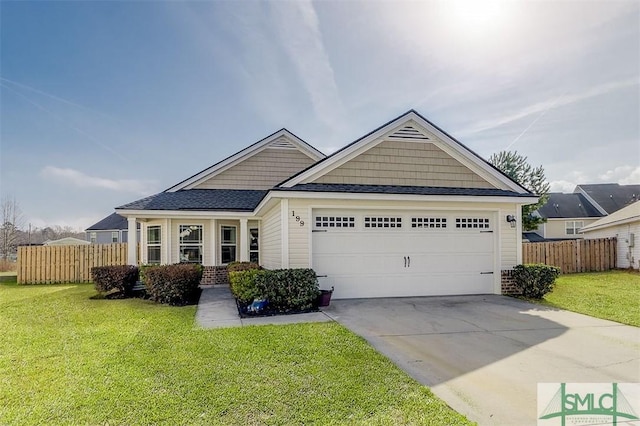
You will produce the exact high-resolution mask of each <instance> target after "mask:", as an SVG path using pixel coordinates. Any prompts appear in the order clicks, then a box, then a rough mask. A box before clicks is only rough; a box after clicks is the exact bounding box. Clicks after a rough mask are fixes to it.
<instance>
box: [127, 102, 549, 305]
mask: <svg viewBox="0 0 640 426" xmlns="http://www.w3.org/2000/svg"><path fill="white" fill-rule="evenodd" d="M537 200H538V198H537V196H535V195H534V194H532V193H530V192H529V191H527V190H526V189H525V188H523V187H522V186H520V185H518V184H517V183H516V182H514V181H513V180H511V179H510V178H509V177H507V176H506V175H504V174H503V173H501V172H500V171H499V170H498V169H496V168H495V167H493V166H491V165H490V164H489V163H488V162H487V161H485V160H484V159H482V158H481V157H480V156H478V155H477V154H476V153H474V152H473V151H471V150H470V149H469V148H467V147H466V146H464V145H462V144H461V143H459V142H458V141H456V140H455V139H454V138H452V137H451V136H449V135H448V134H447V133H445V132H444V131H443V130H441V129H439V128H438V127H436V126H435V125H433V124H432V123H430V122H429V121H427V120H426V119H425V118H424V117H422V116H421V115H420V114H418V113H417V112H415V111H413V110H412V111H409V112H407V113H405V114H403V115H402V116H400V117H398V118H396V119H394V120H392V121H390V122H388V123H386V124H384V125H383V126H381V127H379V128H378V129H375V130H373V131H372V132H371V133H368V134H367V135H365V136H363V137H362V138H360V139H358V140H356V141H355V142H353V143H351V144H349V145H347V146H345V147H344V148H342V149H341V150H339V151H337V152H335V153H334V154H332V155H330V156H328V157H325V156H324V155H323V154H322V153H320V152H319V151H318V150H316V149H315V148H313V147H312V146H310V145H309V144H307V143H306V142H304V141H303V140H301V139H300V138H298V137H297V136H295V135H293V134H292V133H290V132H289V131H287V130H286V129H282V130H280V131H278V132H276V133H274V134H272V135H270V136H268V137H266V138H264V139H262V140H260V141H258V142H256V143H255V144H253V145H251V146H249V147H247V148H245V149H244V150H242V151H240V152H238V153H237V154H234V155H232V156H231V157H228V158H226V159H224V160H222V161H221V162H219V163H217V164H215V165H213V166H211V167H209V168H208V169H206V170H203V171H201V172H199V173H197V174H195V175H193V176H192V177H190V178H188V179H186V180H184V181H182V182H180V183H178V184H176V185H174V186H172V187H171V188H169V189H167V190H166V191H164V192H161V193H159V194H156V195H152V196H150V197H147V198H144V199H141V200H138V201H135V202H132V203H129V204H126V205H123V206H120V207H117V208H116V211H117V212H118V213H119V214H120V215H122V216H124V217H126V218H127V219H128V224H129V236H130V237H129V255H128V256H129V258H128V260H129V263H130V264H134V265H135V264H139V263H163V264H170V263H176V262H195V263H202V264H203V265H204V267H205V274H204V278H203V283H212V282H215V280H216V272H217V271H219V270H222V267H221V265H225V264H227V263H229V262H233V261H247V260H254V261H258V262H259V263H260V264H261V265H262V266H264V267H265V268H269V269H277V268H313V269H314V270H315V271H316V273H317V274H318V275H319V278H320V285H321V287H322V288H330V287H332V286H334V287H335V292H334V297H336V298H356V297H393V296H424V295H446V294H485V293H496V294H500V293H501V292H502V291H507V289H508V288H509V287H508V286H509V274H510V270H511V269H512V268H513V266H515V265H517V264H518V263H521V262H522V244H521V242H522V226H521V220H520V218H519V217H518V216H519V214H520V211H521V210H520V209H521V206H522V205H523V204H531V203H535V202H537ZM138 223H140V224H141V227H142V228H141V240H142V241H141V247H142V250H141V256H142V258H141V259H139V258H138V253H137V250H136V246H137V239H134V238H131V235H132V231H133V230H135V229H136V226H137V225H138Z"/></svg>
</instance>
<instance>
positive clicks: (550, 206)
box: [535, 192, 606, 240]
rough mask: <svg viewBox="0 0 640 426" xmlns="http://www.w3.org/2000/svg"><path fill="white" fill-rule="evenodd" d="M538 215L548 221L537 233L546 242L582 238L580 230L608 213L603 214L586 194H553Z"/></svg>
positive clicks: (541, 225) (539, 227)
mask: <svg viewBox="0 0 640 426" xmlns="http://www.w3.org/2000/svg"><path fill="white" fill-rule="evenodd" d="M536 211H537V214H538V215H540V216H541V217H543V218H545V219H547V221H546V222H545V223H541V224H540V225H539V226H538V228H537V229H536V230H535V232H536V233H537V234H538V235H540V236H541V237H543V238H544V239H545V240H561V239H576V238H582V235H581V234H580V229H581V228H582V227H583V226H585V225H588V224H590V223H593V222H595V221H596V220H598V219H600V218H601V217H603V216H606V213H604V214H603V213H601V212H600V211H599V209H598V208H596V207H595V206H594V205H593V204H592V202H590V201H589V200H588V199H587V197H585V196H584V194H581V193H575V192H574V193H572V194H563V193H560V192H552V193H550V194H549V199H548V200H547V202H546V204H544V205H543V206H542V207H540V208H539V209H538V210H536Z"/></svg>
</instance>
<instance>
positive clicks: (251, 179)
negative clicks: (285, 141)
mask: <svg viewBox="0 0 640 426" xmlns="http://www.w3.org/2000/svg"><path fill="white" fill-rule="evenodd" d="M313 163H314V160H313V159H311V158H309V157H308V156H307V155H305V154H303V153H302V152H300V151H298V150H297V149H290V148H286V149H283V148H266V149H264V150H262V151H260V152H259V153H257V154H255V155H253V156H251V157H249V158H247V159H246V160H244V161H242V162H240V163H238V164H236V165H235V166H233V167H231V168H229V169H227V170H224V171H223V172H221V173H219V174H217V175H215V176H213V177H211V178H210V179H208V180H206V181H204V182H202V183H200V184H199V185H197V186H195V187H194V188H193V189H270V188H273V187H274V186H275V185H277V184H279V183H280V182H282V181H283V180H285V179H286V178H288V177H290V176H292V175H294V174H296V173H298V172H299V171H301V170H303V169H305V168H307V167H308V166H310V165H311V164H313Z"/></svg>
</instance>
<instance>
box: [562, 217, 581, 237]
mask: <svg viewBox="0 0 640 426" xmlns="http://www.w3.org/2000/svg"><path fill="white" fill-rule="evenodd" d="M578 223H579V224H580V226H577V224H578ZM582 228H584V220H566V221H565V222H564V234H565V235H578V233H579V232H580V230H581V229H582ZM569 229H571V231H572V232H568V231H569Z"/></svg>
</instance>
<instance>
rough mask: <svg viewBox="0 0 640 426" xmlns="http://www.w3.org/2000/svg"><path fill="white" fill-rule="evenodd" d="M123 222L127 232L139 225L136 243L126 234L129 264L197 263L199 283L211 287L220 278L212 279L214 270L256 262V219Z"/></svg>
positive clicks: (258, 222) (258, 255) (131, 217)
mask: <svg viewBox="0 0 640 426" xmlns="http://www.w3.org/2000/svg"><path fill="white" fill-rule="evenodd" d="M127 221H128V228H129V230H131V229H133V230H135V229H136V227H137V225H138V224H140V241H138V240H137V235H136V232H130V233H129V241H128V258H127V260H128V263H129V264H130V265H154V264H155V265H168V264H174V263H198V264H201V265H203V266H204V267H205V274H204V277H203V284H214V283H219V281H220V278H221V277H218V278H217V279H216V278H215V275H217V274H216V272H215V271H217V270H221V271H222V270H224V267H225V266H226V265H228V264H229V263H231V262H236V261H240V262H248V261H251V262H256V263H260V220H258V219H256V218H251V217H237V216H236V217H216V218H211V217H209V218H206V217H198V216H190V217H179V218H177V217H133V216H129V217H127ZM132 236H133V237H132ZM138 246H139V247H140V250H137V247H138ZM224 275H226V272H225V274H224ZM225 280H226V278H225Z"/></svg>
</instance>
